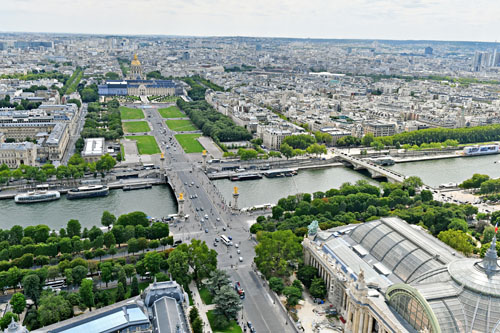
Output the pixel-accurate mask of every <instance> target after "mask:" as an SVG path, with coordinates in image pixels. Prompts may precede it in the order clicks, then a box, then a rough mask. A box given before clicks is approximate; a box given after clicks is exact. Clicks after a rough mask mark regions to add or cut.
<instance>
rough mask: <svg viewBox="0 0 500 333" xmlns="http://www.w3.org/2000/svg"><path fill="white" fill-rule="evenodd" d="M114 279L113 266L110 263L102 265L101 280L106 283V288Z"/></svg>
mask: <svg viewBox="0 0 500 333" xmlns="http://www.w3.org/2000/svg"><path fill="white" fill-rule="evenodd" d="M112 278H113V266H112V265H111V263H110V262H103V263H101V279H102V280H103V281H104V282H105V283H106V288H107V287H108V282H110V281H111V279H112Z"/></svg>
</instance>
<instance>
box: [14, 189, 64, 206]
mask: <svg viewBox="0 0 500 333" xmlns="http://www.w3.org/2000/svg"><path fill="white" fill-rule="evenodd" d="M60 197H61V194H60V193H59V192H58V191H33V192H27V193H20V194H18V195H16V196H15V197H14V201H15V202H16V203H34V202H44V201H53V200H57V199H59V198H60Z"/></svg>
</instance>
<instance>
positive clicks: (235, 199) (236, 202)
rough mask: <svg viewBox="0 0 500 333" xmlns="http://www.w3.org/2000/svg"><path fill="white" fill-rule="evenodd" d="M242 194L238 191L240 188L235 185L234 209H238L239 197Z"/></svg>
mask: <svg viewBox="0 0 500 333" xmlns="http://www.w3.org/2000/svg"><path fill="white" fill-rule="evenodd" d="M239 196H240V194H239V193H238V188H237V187H236V186H235V187H234V192H233V207H232V208H233V210H238V197H239Z"/></svg>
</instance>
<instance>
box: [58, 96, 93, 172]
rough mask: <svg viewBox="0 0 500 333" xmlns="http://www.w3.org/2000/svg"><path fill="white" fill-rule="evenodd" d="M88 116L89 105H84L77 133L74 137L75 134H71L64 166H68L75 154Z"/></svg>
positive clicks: (63, 162) (63, 159)
mask: <svg viewBox="0 0 500 333" xmlns="http://www.w3.org/2000/svg"><path fill="white" fill-rule="evenodd" d="M86 115H87V103H83V104H82V109H81V111H80V119H78V122H77V125H76V130H75V133H74V135H73V133H70V139H69V142H68V145H67V147H68V149H66V152H65V154H64V155H63V158H62V160H61V164H62V165H67V164H68V160H69V158H70V157H71V156H73V154H74V153H75V143H76V141H77V140H78V138H80V132H81V131H82V128H83V125H84V124H85V116H86Z"/></svg>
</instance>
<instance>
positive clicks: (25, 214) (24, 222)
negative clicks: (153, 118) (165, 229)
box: [0, 186, 177, 230]
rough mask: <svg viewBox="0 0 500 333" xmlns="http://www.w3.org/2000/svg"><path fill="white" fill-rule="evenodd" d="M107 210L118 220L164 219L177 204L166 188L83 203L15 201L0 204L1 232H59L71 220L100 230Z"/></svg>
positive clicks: (113, 193) (119, 192) (115, 193)
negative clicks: (137, 215)
mask: <svg viewBox="0 0 500 333" xmlns="http://www.w3.org/2000/svg"><path fill="white" fill-rule="evenodd" d="M105 210H108V211H110V212H111V213H113V214H115V215H116V216H119V215H121V214H125V213H130V212H133V211H143V212H145V213H146V214H148V215H149V216H153V217H162V216H167V215H169V214H174V213H177V204H176V202H175V199H174V197H173V194H172V192H171V191H170V189H169V187H167V186H153V188H151V189H146V190H136V191H123V190H111V191H110V193H109V195H108V196H107V197H104V198H88V199H81V200H68V199H66V196H64V195H62V196H61V199H59V200H57V201H51V202H40V203H35V204H26V205H19V204H16V203H15V202H14V199H8V200H0V228H2V229H10V228H11V227H12V226H13V225H16V224H17V225H21V226H23V227H26V226H29V225H37V224H46V225H48V226H49V227H50V228H51V229H56V230H59V229H60V228H61V227H63V226H66V223H67V222H68V221H69V220H70V219H76V220H79V221H80V223H81V224H82V228H84V227H87V228H89V229H90V228H91V227H92V226H94V225H97V226H101V216H102V212H103V211H105Z"/></svg>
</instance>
